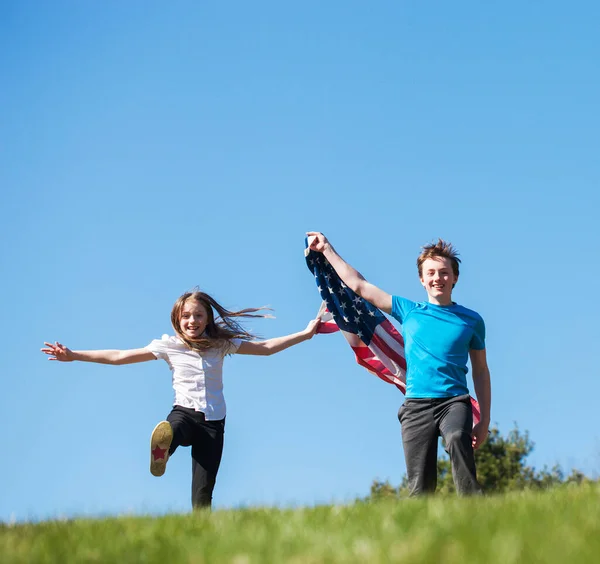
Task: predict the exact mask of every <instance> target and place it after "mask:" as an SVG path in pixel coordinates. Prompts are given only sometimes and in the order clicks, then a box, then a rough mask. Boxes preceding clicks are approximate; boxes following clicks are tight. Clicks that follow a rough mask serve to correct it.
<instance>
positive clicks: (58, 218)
mask: <svg viewBox="0 0 600 564" xmlns="http://www.w3.org/2000/svg"><path fill="white" fill-rule="evenodd" d="M292 4H293V5H292ZM292 4H290V3H289V2H276V1H272V2H261V1H257V2H240V1H231V2H192V1H187V2H184V1H182V2H175V3H165V2H146V1H144V2H142V1H131V2H117V1H105V2H80V1H76V0H71V1H61V0H56V1H53V2H42V1H37V2H36V1H23V2H2V3H1V4H0V81H1V87H0V143H1V147H0V186H1V194H2V198H1V200H0V206H1V207H0V210H1V211H0V213H1V216H0V217H1V221H0V236H1V241H2V250H1V252H0V268H1V272H2V277H1V289H2V292H1V294H0V300H1V302H2V303H1V311H2V317H3V321H4V323H3V324H2V328H1V329H0V337H1V342H2V344H3V347H4V351H3V355H2V359H1V360H0V363H1V369H2V370H1V373H2V376H1V385H0V386H1V387H0V415H1V417H2V422H3V427H2V433H1V435H2V463H1V464H0V520H9V519H17V520H24V519H45V518H51V517H56V516H73V515H104V514H122V513H135V514H139V513H144V512H150V513H164V512H167V511H187V510H189V509H190V506H191V504H190V483H191V461H190V453H189V449H183V448H182V449H181V450H179V451H178V452H177V453H176V455H175V456H174V457H173V458H172V460H171V461H170V462H169V467H168V469H167V473H166V474H165V476H164V477H162V478H160V479H157V478H154V477H153V476H151V475H150V473H149V470H148V466H149V453H148V443H149V435H150V432H151V430H152V428H153V427H154V425H155V424H156V423H157V422H158V421H160V420H161V419H164V418H165V417H166V415H167V414H168V413H169V410H170V406H171V402H172V397H173V394H172V389H171V382H170V372H169V370H168V367H167V365H166V364H165V363H164V362H162V361H158V362H151V363H144V364H140V365H134V366H124V367H112V366H102V365H93V364H84V363H73V364H69V365H66V364H59V363H49V362H48V361H47V360H46V358H45V356H44V355H43V354H41V353H40V352H39V349H40V347H41V346H42V343H43V341H44V340H60V341H61V342H63V343H65V344H66V345H67V346H69V347H71V348H74V349H89V348H137V347H140V346H144V345H146V344H147V343H149V342H150V341H151V340H152V339H154V338H158V337H160V336H161V335H162V334H163V333H169V332H172V330H171V327H170V317H169V316H170V310H171V307H172V304H173V302H174V301H175V300H176V298H177V297H178V296H179V295H180V294H181V293H183V292H184V291H186V290H188V289H190V288H192V287H194V286H196V285H198V286H200V287H201V288H202V289H203V290H205V291H207V292H208V293H210V294H212V295H214V297H215V298H217V299H218V300H219V301H221V302H222V303H223V304H224V305H226V306H228V307H229V308H243V307H251V306H261V305H271V306H272V307H273V308H274V309H275V315H276V316H277V318H276V319H274V320H272V319H271V320H261V321H257V322H253V323H250V324H249V325H248V327H249V328H251V329H254V330H256V331H257V332H258V333H260V334H261V335H262V336H264V337H273V336H277V335H281V334H286V333H291V332H295V331H298V330H300V329H302V328H304V327H305V325H306V323H307V321H308V320H309V319H310V318H311V317H312V316H314V314H315V313H316V311H317V310H318V307H319V296H318V293H317V289H316V287H315V284H314V279H313V277H312V276H311V274H310V272H309V271H308V269H307V268H306V265H305V263H304V257H303V248H304V233H305V231H307V230H320V231H323V232H325V233H326V234H327V235H328V236H329V238H330V240H331V241H332V243H333V244H334V245H335V246H336V248H337V249H338V251H339V252H340V254H341V255H342V256H343V257H344V258H346V259H347V260H348V261H349V262H350V263H351V264H353V265H354V266H356V267H357V268H358V269H359V270H360V271H361V272H362V273H363V274H364V275H365V276H366V277H367V278H368V279H369V280H370V281H372V282H374V283H375V284H377V285H379V286H380V287H382V288H383V289H384V290H386V291H388V292H390V293H394V294H399V295H402V296H405V297H407V298H410V299H415V300H417V299H424V298H425V292H424V290H423V289H422V287H421V286H420V284H419V281H418V278H417V272H416V267H415V260H416V257H417V255H418V253H419V249H420V246H421V245H422V244H424V243H427V242H429V241H431V240H433V239H435V238H437V237H443V238H446V239H448V240H450V241H452V242H453V243H454V244H455V245H456V247H457V248H458V250H459V251H460V253H461V257H462V259H463V264H462V270H461V279H460V281H459V283H458V285H457V287H456V290H455V294H454V298H455V300H456V301H457V302H459V303H461V304H462V305H465V306H467V307H470V308H472V309H475V310H477V311H478V312H479V313H481V315H482V316H483V317H484V319H485V321H486V326H487V335H488V338H487V349H488V360H489V365H490V368H491V373H492V386H493V404H492V421H493V422H495V423H497V424H498V425H499V426H500V429H501V431H502V432H504V433H506V432H508V431H509V430H510V429H511V428H512V427H513V425H514V423H515V422H516V423H517V424H518V425H519V428H520V429H522V430H528V431H529V432H530V435H531V438H532V439H533V441H534V442H535V443H536V447H535V451H534V453H533V454H532V456H531V457H530V462H531V463H532V464H534V465H535V466H536V467H537V468H541V467H542V466H543V465H545V464H547V465H549V466H551V465H553V464H554V463H559V464H561V465H563V467H565V468H566V469H569V468H571V467H578V468H580V469H582V470H583V471H585V472H587V473H589V474H594V475H597V474H598V473H599V472H600V433H599V432H598V425H597V419H596V415H597V411H598V408H597V401H598V397H600V381H599V370H598V360H597V348H598V342H599V340H598V336H599V330H598V320H599V319H600V306H599V302H598V298H597V296H596V293H597V292H598V288H599V283H600V259H599V253H598V233H599V220H598V213H599V210H600V196H599V193H598V186H599V184H600V164H599V160H598V155H599V154H600V138H599V136H598V132H599V131H600V112H598V101H599V100H600V73H599V72H598V60H600V39H599V36H598V27H597V24H598V21H599V18H600V6H599V5H598V3H597V2H592V1H587V2H584V1H582V2H577V1H576V2H571V3H569V4H568V5H567V4H565V3H564V2H558V1H550V0H549V1H545V2H539V1H535V2H516V1H506V2H496V3H485V5H483V4H482V3H481V2H474V1H465V2H442V1H429V2H416V1H413V2H407V1H401V0H396V1H391V0H390V1H387V2H381V1H372V2H368V3H365V2H355V1H350V2H349V1H347V0H346V1H344V2H341V1H330V2H323V1H319V2H317V1H312V0H309V1H306V2H301V3H292ZM224 373H225V393H226V398H227V401H228V417H227V428H226V435H225V441H226V444H225V451H224V455H223V463H222V466H221V471H220V473H219V479H218V482H217V486H216V489H215V497H214V503H215V506H216V507H217V508H220V507H238V506H244V505H285V506H288V505H312V504H317V503H327V502H330V501H336V502H343V501H349V500H352V499H354V498H356V497H358V496H365V495H367V494H368V492H369V487H370V485H371V482H372V481H373V480H374V479H380V480H385V479H389V480H390V481H391V482H392V483H393V484H397V483H399V482H400V480H401V477H402V475H403V473H404V458H403V454H402V447H401V440H400V426H399V424H398V421H397V410H398V408H399V407H400V405H401V403H402V395H401V394H400V392H398V391H397V390H396V389H395V388H394V387H392V386H390V385H387V384H385V383H383V382H381V381H379V380H378V379H376V378H375V377H374V376H372V375H370V374H369V373H367V372H366V371H365V370H364V369H362V368H360V367H359V366H358V365H357V364H355V362H354V359H353V356H352V354H351V352H350V350H349V348H348V346H347V344H346V343H345V341H344V339H343V338H342V336H341V335H339V334H334V335H322V336H317V337H315V339H313V340H312V341H310V342H308V343H303V344H301V345H299V346H297V347H295V348H293V349H290V350H288V351H285V352H283V353H281V354H279V355H276V356H273V357H269V358H259V357H241V356H240V357H236V356H233V357H231V358H228V359H226V362H225V372H224Z"/></svg>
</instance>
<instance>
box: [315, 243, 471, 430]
mask: <svg viewBox="0 0 600 564" xmlns="http://www.w3.org/2000/svg"><path fill="white" fill-rule="evenodd" d="M304 254H305V257H306V264H307V266H308V268H309V270H310V271H311V272H312V273H313V276H314V277H315V282H316V284H317V289H318V290H319V294H320V295H321V298H322V299H323V303H322V305H321V309H320V310H319V315H318V316H319V317H320V318H321V325H320V327H319V330H318V332H319V333H334V332H337V331H340V332H341V333H342V335H344V337H345V338H346V341H348V344H349V345H350V347H351V348H352V350H353V351H354V354H355V356H356V362H357V363H358V364H360V365H361V366H363V367H364V368H366V369H367V370H368V371H369V372H371V373H372V374H374V375H375V376H377V377H378V378H380V379H381V380H383V381H384V382H387V383H389V384H393V385H394V386H396V388H398V389H399V390H400V391H401V392H402V393H403V394H406V358H405V355H404V339H403V338H402V335H401V334H400V332H399V331H398V330H397V329H396V328H395V327H394V325H392V323H391V322H390V321H389V319H388V318H387V317H386V316H385V315H384V313H383V312H382V311H381V310H380V309H378V308H376V307H375V306H374V305H372V304H370V303H369V302H367V301H366V300H365V299H363V298H361V297H360V296H359V295H358V294H356V293H355V292H353V291H352V290H351V289H350V288H348V287H347V286H346V284H344V282H343V281H342V280H341V278H340V277H339V276H338V275H337V273H336V272H335V270H334V269H333V268H332V267H331V265H330V264H329V261H328V260H327V259H326V258H325V257H324V256H323V255H322V253H318V252H316V251H311V250H310V249H309V248H308V242H307V246H306V249H305V251H304ZM471 406H472V408H473V425H475V424H477V423H478V422H479V419H480V415H479V404H478V403H477V401H476V400H475V399H474V398H471Z"/></svg>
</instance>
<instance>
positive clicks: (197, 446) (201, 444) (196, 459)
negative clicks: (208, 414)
mask: <svg viewBox="0 0 600 564" xmlns="http://www.w3.org/2000/svg"><path fill="white" fill-rule="evenodd" d="M224 434H225V419H222V420H220V421H205V420H204V414H202V413H199V414H198V419H197V423H196V433H195V436H194V442H193V443H192V506H193V508H194V509H201V508H210V506H211V503H212V493H213V489H214V487H215V482H216V480H217V472H218V471H219V465H220V464H221V456H222V454H223V441H224Z"/></svg>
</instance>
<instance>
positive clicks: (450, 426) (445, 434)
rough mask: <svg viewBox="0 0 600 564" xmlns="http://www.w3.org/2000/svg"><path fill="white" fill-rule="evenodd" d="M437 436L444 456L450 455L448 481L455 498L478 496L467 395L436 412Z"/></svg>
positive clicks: (471, 411) (445, 404)
mask: <svg viewBox="0 0 600 564" xmlns="http://www.w3.org/2000/svg"><path fill="white" fill-rule="evenodd" d="M436 419H437V420H438V421H439V427H440V433H441V435H442V438H443V440H444V447H445V449H446V452H447V453H448V454H449V455H450V462H451V464H452V478H453V479H454V486H455V487H456V491H457V493H458V494H459V495H469V494H480V493H482V489H481V486H480V485H479V483H478V482H477V474H476V471H475V454H474V452H473V443H472V437H471V430H472V428H473V410H472V408H471V401H470V398H469V396H468V395H465V396H458V397H455V398H450V399H448V400H447V401H446V402H444V403H442V404H440V405H439V406H438V409H437V410H436Z"/></svg>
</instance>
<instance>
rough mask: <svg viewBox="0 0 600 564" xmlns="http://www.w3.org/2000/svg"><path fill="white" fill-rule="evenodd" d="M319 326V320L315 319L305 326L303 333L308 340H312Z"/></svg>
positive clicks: (318, 318)
mask: <svg viewBox="0 0 600 564" xmlns="http://www.w3.org/2000/svg"><path fill="white" fill-rule="evenodd" d="M319 325H321V318H320V317H317V318H316V319H311V321H310V322H309V323H308V325H307V326H306V329H305V330H304V333H305V334H306V335H307V336H308V338H309V339H312V338H313V337H314V336H315V333H316V332H317V330H318V329H319Z"/></svg>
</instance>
